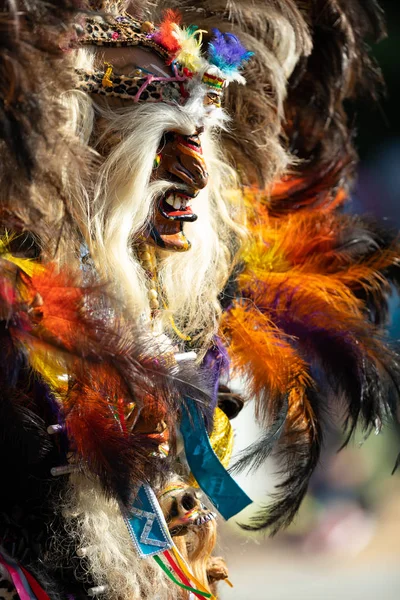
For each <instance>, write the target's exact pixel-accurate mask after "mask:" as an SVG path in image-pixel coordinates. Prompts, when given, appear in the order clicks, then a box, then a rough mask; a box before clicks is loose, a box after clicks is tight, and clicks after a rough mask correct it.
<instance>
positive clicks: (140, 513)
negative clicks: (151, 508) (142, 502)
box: [131, 507, 168, 548]
mask: <svg viewBox="0 0 400 600" xmlns="http://www.w3.org/2000/svg"><path fill="white" fill-rule="evenodd" d="M131 512H132V514H134V515H136V517H138V518H139V519H147V520H146V523H145V525H144V527H143V531H142V533H141V536H140V543H141V544H145V545H146V546H157V547H159V548H166V547H167V546H168V543H167V542H163V541H161V540H155V539H152V538H149V534H150V532H151V528H152V527H153V523H154V520H155V518H156V515H155V514H154V513H151V512H148V511H147V510H140V509H139V508H134V507H133V508H132V509H131Z"/></svg>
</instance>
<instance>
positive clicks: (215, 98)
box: [204, 92, 221, 108]
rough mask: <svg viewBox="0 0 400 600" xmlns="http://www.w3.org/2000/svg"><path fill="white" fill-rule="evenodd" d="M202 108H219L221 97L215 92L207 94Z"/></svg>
mask: <svg viewBox="0 0 400 600" xmlns="http://www.w3.org/2000/svg"><path fill="white" fill-rule="evenodd" d="M204 106H215V108H221V96H220V95H219V94H216V93H215V92H208V93H207V94H206V96H205V98H204Z"/></svg>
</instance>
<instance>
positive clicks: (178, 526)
mask: <svg viewBox="0 0 400 600" xmlns="http://www.w3.org/2000/svg"><path fill="white" fill-rule="evenodd" d="M216 517H217V515H216V514H215V513H214V512H212V511H205V510H204V509H203V510H198V509H193V510H190V511H188V512H187V513H186V514H185V515H183V516H181V517H175V518H174V519H172V520H171V521H170V522H169V523H168V529H169V532H170V534H171V536H179V535H186V533H187V531H188V529H189V528H196V527H201V526H202V525H205V524H206V523H208V522H209V521H213V520H214V519H216Z"/></svg>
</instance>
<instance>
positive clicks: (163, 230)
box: [149, 214, 191, 252]
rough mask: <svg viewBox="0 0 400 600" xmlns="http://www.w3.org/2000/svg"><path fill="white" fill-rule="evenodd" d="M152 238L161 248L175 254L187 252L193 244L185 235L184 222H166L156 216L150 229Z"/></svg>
mask: <svg viewBox="0 0 400 600" xmlns="http://www.w3.org/2000/svg"><path fill="white" fill-rule="evenodd" d="M149 235H150V238H151V239H152V240H153V241H154V242H155V244H156V245H157V246H158V247H159V248H164V249H165V250H171V251H174V252H186V251H187V250H189V249H190V247H191V244H190V242H189V240H188V239H187V237H186V236H185V234H184V233H183V223H182V221H166V220H165V219H163V218H162V217H161V215H160V216H159V217H158V215H157V214H156V215H155V218H154V221H153V223H152V224H151V225H150V228H149Z"/></svg>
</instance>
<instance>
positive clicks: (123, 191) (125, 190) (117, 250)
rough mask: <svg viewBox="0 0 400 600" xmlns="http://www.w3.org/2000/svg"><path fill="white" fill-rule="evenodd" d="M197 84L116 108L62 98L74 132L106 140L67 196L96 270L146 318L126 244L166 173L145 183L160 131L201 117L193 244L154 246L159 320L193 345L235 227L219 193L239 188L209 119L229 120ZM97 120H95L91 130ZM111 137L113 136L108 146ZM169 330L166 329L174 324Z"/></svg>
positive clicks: (206, 318)
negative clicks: (163, 98)
mask: <svg viewBox="0 0 400 600" xmlns="http://www.w3.org/2000/svg"><path fill="white" fill-rule="evenodd" d="M94 58H95V55H94V53H93V51H88V50H82V49H81V50H78V51H77V67H79V68H85V69H88V70H89V69H90V68H91V67H92V66H93V61H94ZM204 91H205V90H204V88H203V87H202V86H201V85H199V86H198V89H197V90H196V92H195V93H193V94H192V95H191V98H190V100H189V101H188V103H187V104H186V105H185V106H184V107H180V106H177V105H176V106H175V105H168V104H165V103H153V104H152V103H139V104H134V103H133V102H132V106H127V107H124V108H121V109H116V108H114V107H109V106H107V105H106V104H105V103H101V102H95V100H94V99H93V98H90V97H89V96H88V95H86V94H83V93H82V92H71V93H70V95H69V97H68V99H67V105H68V106H69V107H70V111H71V112H70V114H71V122H73V126H74V129H75V132H77V133H78V134H80V135H81V136H82V138H83V139H84V141H86V142H87V143H93V144H94V145H95V147H96V148H97V149H99V150H100V153H101V147H103V149H106V151H105V152H104V153H103V154H105V156H104V157H102V158H101V163H100V166H99V169H98V170H97V171H96V173H95V180H94V183H93V189H92V190H83V193H82V195H81V198H80V199H77V200H76V201H75V213H76V218H77V221H78V222H79V223H80V224H81V229H82V233H83V235H84V237H85V239H86V242H87V244H88V246H89V249H90V251H91V254H92V258H93V260H94V262H95V264H96V266H97V268H98V270H99V272H100V273H101V275H102V276H103V277H105V278H106V280H108V281H110V282H111V283H112V284H114V287H115V289H116V291H117V292H118V293H119V294H120V295H122V297H123V299H124V302H125V304H126V306H127V307H128V308H129V309H130V310H131V311H132V314H134V315H136V316H137V317H139V316H140V318H143V316H145V317H147V318H148V317H149V315H150V308H149V303H148V299H147V290H146V277H145V272H144V270H143V268H142V266H141V264H140V262H139V260H138V259H137V257H136V254H135V251H134V244H135V242H137V241H138V239H139V238H140V235H141V234H142V233H143V231H144V230H145V227H146V225H147V224H148V223H149V221H150V220H151V217H152V214H153V211H154V210H155V207H154V204H155V198H156V197H157V196H159V194H161V193H162V192H163V191H165V190H167V189H168V188H169V187H170V186H171V182H168V181H154V182H151V175H152V169H153V161H154V157H155V155H156V153H157V150H158V148H159V145H160V141H161V140H162V137H163V135H164V134H165V133H166V132H168V131H177V132H180V133H182V134H184V135H191V134H193V133H194V132H195V131H196V128H197V127H198V126H199V125H205V132H204V134H202V145H203V150H204V156H205V160H206V165H207V170H208V172H209V175H210V178H209V184H208V186H207V187H206V188H205V189H204V190H202V191H201V192H200V194H199V195H198V196H197V197H196V198H195V199H194V200H193V202H192V206H193V211H194V212H195V213H196V214H197V215H198V220H197V221H196V222H195V223H185V225H184V230H185V234H186V235H187V237H188V239H189V240H190V241H191V243H192V247H191V249H190V250H189V251H188V252H186V253H176V252H166V251H162V250H159V251H157V254H158V281H159V285H160V290H161V291H162V295H163V298H164V302H165V307H166V308H165V310H163V311H161V316H160V321H161V322H162V326H163V327H168V324H169V319H170V316H171V315H172V317H173V319H174V322H175V323H176V325H177V326H178V328H179V329H180V330H181V331H182V333H184V334H185V335H190V336H192V337H193V334H194V333H195V334H196V335H197V338H196V339H197V340H198V342H197V346H198V349H199V350H200V354H201V350H203V351H205V350H206V348H207V346H208V345H209V343H210V340H211V338H212V336H213V335H214V334H215V333H216V331H217V323H218V316H219V313H220V307H219V303H218V299H217V298H218V294H219V293H220V292H221V290H222V289H223V286H224V284H225V282H226V281H227V278H228V276H229V274H230V271H231V268H232V264H233V261H234V257H235V254H236V251H237V250H238V247H239V244H240V238H241V236H242V235H243V228H242V227H241V221H242V219H243V216H242V214H243V213H242V208H241V202H240V200H237V201H236V202H235V203H234V204H233V205H232V203H231V202H230V201H229V200H228V198H227V191H228V190H232V189H235V188H236V189H237V181H236V176H235V172H234V170H233V169H232V168H231V167H230V166H229V165H228V164H227V163H226V161H225V160H224V159H223V158H222V154H221V152H220V150H219V143H218V132H216V131H215V129H216V128H215V126H216V125H217V126H218V127H219V128H220V129H221V128H223V127H225V126H226V122H227V120H228V119H227V117H226V116H225V114H224V113H223V111H222V110H221V109H216V110H214V111H212V112H207V109H206V108H205V107H204V106H203V96H204ZM96 119H97V121H96ZM96 122H97V123H100V124H101V127H99V128H98V129H96ZM213 128H214V130H213ZM115 139H117V140H118V142H117V143H115V144H111V147H110V143H109V142H110V140H115ZM107 144H108V146H107ZM174 187H175V188H176V187H179V186H176V185H175V184H174ZM231 197H235V198H236V199H238V198H239V197H240V195H239V194H237V195H234V196H231ZM168 334H169V335H171V336H173V332H172V331H168Z"/></svg>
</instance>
